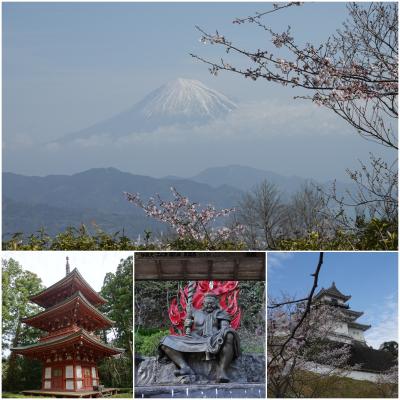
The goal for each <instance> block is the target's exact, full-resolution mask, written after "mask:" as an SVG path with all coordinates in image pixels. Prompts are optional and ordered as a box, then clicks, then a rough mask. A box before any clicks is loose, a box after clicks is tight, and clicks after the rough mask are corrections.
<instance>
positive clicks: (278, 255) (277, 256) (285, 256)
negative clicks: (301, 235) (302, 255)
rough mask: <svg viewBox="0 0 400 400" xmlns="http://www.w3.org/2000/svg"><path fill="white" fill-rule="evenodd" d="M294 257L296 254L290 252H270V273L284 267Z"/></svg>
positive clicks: (268, 262)
mask: <svg viewBox="0 0 400 400" xmlns="http://www.w3.org/2000/svg"><path fill="white" fill-rule="evenodd" d="M293 256H294V253H289V252H268V254H267V265H268V272H271V271H272V270H275V269H277V268H281V267H283V266H284V265H285V263H286V262H287V261H288V260H290V259H292V258H293Z"/></svg>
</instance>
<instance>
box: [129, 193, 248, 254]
mask: <svg viewBox="0 0 400 400" xmlns="http://www.w3.org/2000/svg"><path fill="white" fill-rule="evenodd" d="M170 189H171V192H172V195H173V200H172V201H165V200H162V199H161V197H160V196H159V195H157V199H155V198H153V197H151V198H150V199H149V200H148V201H147V203H146V202H144V201H143V200H142V199H141V198H140V195H139V194H138V193H136V194H132V193H127V192H125V196H126V198H127V200H128V201H129V202H131V203H132V204H134V205H135V206H137V207H139V208H141V209H142V210H143V211H144V212H145V213H146V215H147V216H149V217H151V218H154V219H156V220H158V221H160V222H164V223H167V224H168V225H170V226H171V227H172V228H173V229H174V231H175V232H176V234H177V235H178V237H179V238H180V239H183V240H187V239H189V240H197V241H207V242H208V243H210V244H211V245H212V246H213V245H215V244H217V243H218V242H221V241H227V240H237V238H238V236H239V235H240V234H241V232H242V231H243V229H244V227H243V226H242V225H239V224H236V225H235V226H234V227H232V228H227V227H220V228H213V224H214V223H215V221H216V220H217V219H218V218H223V217H227V216H229V215H230V214H232V213H233V212H235V209H234V208H225V209H221V210H216V209H215V207H213V206H211V205H207V206H206V207H204V208H202V207H201V206H200V204H198V203H194V202H191V201H190V200H189V199H188V198H187V197H185V196H182V195H181V194H180V193H179V192H178V191H177V190H176V189H175V188H174V187H171V188H170Z"/></svg>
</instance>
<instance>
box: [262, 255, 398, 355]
mask: <svg viewBox="0 0 400 400" xmlns="http://www.w3.org/2000/svg"><path fill="white" fill-rule="evenodd" d="M318 257H319V253H314V252H311V253H310V252H307V253H268V295H269V296H273V297H276V296H280V295H281V294H282V293H286V294H290V295H292V296H294V297H296V298H303V297H304V296H305V295H307V294H308V293H309V291H310V289H311V286H312V278H311V276H310V274H311V273H313V272H314V271H315V268H316V266H317V263H318ZM397 274H398V272H397V254H396V253H394V252H392V253H389V252H353V253H350V252H325V255H324V264H323V266H322V269H321V273H320V276H319V285H318V289H317V290H318V291H319V290H320V289H321V288H323V287H324V288H328V287H330V286H331V284H332V282H333V281H334V282H335V284H336V287H337V288H338V289H339V290H340V291H341V292H342V293H344V294H345V295H351V296H352V297H351V299H350V300H349V304H350V308H351V309H353V310H355V311H363V312H364V315H363V316H361V317H360V318H359V319H358V320H357V321H358V322H360V323H364V324H368V325H371V328H370V329H368V330H367V331H366V332H365V338H366V340H367V343H368V344H369V345H370V346H373V347H374V348H379V345H380V344H382V343H383V342H384V341H389V340H396V341H398V330H397V318H398V309H397V286H398V285H397V283H398V275H397Z"/></svg>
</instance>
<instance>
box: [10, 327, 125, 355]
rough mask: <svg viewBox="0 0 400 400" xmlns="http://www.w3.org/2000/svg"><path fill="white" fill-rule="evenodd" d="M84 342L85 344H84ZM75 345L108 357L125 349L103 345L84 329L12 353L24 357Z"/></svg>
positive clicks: (17, 348)
mask: <svg viewBox="0 0 400 400" xmlns="http://www.w3.org/2000/svg"><path fill="white" fill-rule="evenodd" d="M82 342H83V343H82ZM75 343H79V344H81V345H82V344H84V345H86V346H88V347H91V348H94V349H98V350H100V351H101V352H104V353H105V354H106V355H108V356H112V355H116V354H120V353H122V352H124V349H120V348H117V347H113V346H109V345H108V344H105V343H103V342H102V341H100V340H99V339H97V338H96V337H94V336H93V335H91V334H89V333H88V332H87V331H85V330H84V329H79V330H78V331H77V332H73V333H68V334H66V335H63V336H58V337H56V338H54V339H50V340H47V341H45V342H38V343H34V344H29V345H26V346H19V347H14V348H11V351H14V352H15V353H17V354H23V355H29V354H31V355H33V354H34V353H37V352H41V351H44V350H50V349H51V350H53V349H56V348H58V347H61V348H62V347H64V346H66V345H73V344H75Z"/></svg>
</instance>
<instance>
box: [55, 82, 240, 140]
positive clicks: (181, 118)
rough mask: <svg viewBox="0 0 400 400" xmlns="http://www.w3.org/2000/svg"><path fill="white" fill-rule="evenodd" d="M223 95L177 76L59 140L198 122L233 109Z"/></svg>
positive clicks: (215, 117)
mask: <svg viewBox="0 0 400 400" xmlns="http://www.w3.org/2000/svg"><path fill="white" fill-rule="evenodd" d="M236 107H237V106H236V104H235V103H234V102H233V101H231V100H230V99H228V98H227V97H226V96H225V95H223V94H221V93H219V92H217V91H216V90H213V89H210V88H208V87H207V86H205V85H204V84H202V83H201V82H199V81H196V80H191V79H182V78H179V79H176V80H174V81H171V82H168V83H166V84H165V85H163V86H161V87H159V88H158V89H156V90H154V91H153V92H151V93H150V94H148V95H147V96H146V97H145V98H144V99H143V100H141V101H139V102H138V103H137V104H135V105H134V106H133V107H132V108H130V109H128V110H126V111H123V112H121V113H119V114H117V115H115V116H113V117H111V118H109V119H107V120H105V121H101V122H99V123H96V124H94V125H92V126H90V127H88V128H85V129H83V130H80V131H78V132H75V133H71V134H68V135H65V136H63V137H62V138H61V139H60V140H59V141H58V142H70V141H73V140H78V139H83V138H88V137H93V136H97V135H98V136H110V137H122V136H126V135H130V134H134V133H143V132H151V131H154V130H155V129H157V128H160V127H168V126H191V127H194V126H198V125H203V124H207V123H208V122H210V121H212V120H215V119H219V118H224V117H225V116H226V115H227V114H229V113H230V112H232V111H233V110H235V109H236Z"/></svg>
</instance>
